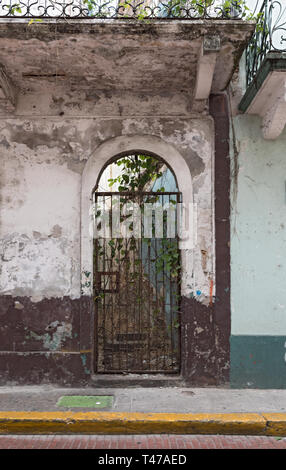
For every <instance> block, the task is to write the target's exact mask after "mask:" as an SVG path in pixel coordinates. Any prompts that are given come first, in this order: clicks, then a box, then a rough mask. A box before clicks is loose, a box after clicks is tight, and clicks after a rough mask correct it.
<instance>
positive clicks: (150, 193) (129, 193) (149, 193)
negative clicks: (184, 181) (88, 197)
mask: <svg viewBox="0 0 286 470" xmlns="http://www.w3.org/2000/svg"><path fill="white" fill-rule="evenodd" d="M94 194H95V195H96V196H137V195H138V196H141V195H142V196H177V195H181V194H182V193H180V192H178V191H177V192H158V193H157V192H153V191H122V192H118V191H117V192H115V191H114V192H112V191H109V192H97V191H95V192H94Z"/></svg>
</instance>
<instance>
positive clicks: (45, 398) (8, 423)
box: [0, 386, 286, 436]
mask: <svg viewBox="0 0 286 470" xmlns="http://www.w3.org/2000/svg"><path fill="white" fill-rule="evenodd" d="M67 396H68V397H71V396H75V397H81V398H82V397H93V398H94V400H93V403H91V406H81V404H82V402H81V399H79V398H75V399H74V400H75V402H74V404H75V405H76V406H75V407H74V406H72V405H70V406H61V403H62V401H61V400H63V398H62V397H67ZM95 397H96V398H95ZM108 397H110V398H108ZM65 399H66V398H65ZM77 400H78V401H77ZM88 400H89V399H87V401H88ZM64 405H66V404H65V403H64ZM0 433H2V434H13V433H22V434H25V433H26V434H29V433H30V434H31V433H32V434H47V433H90V434H145V433H175V434H252V435H280V436H281V435H282V436H286V390H250V389H247V390H245V389H244V390H232V389H220V388H180V387H172V388H160V387H156V388H146V387H144V388H139V387H137V388H128V389H126V388H125V389H121V388H112V389H111V388H96V387H92V388H91V387H89V388H81V389H78V388H60V387H53V386H23V387H21V386H14V387H0Z"/></svg>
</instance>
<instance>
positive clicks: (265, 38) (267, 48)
mask: <svg viewBox="0 0 286 470" xmlns="http://www.w3.org/2000/svg"><path fill="white" fill-rule="evenodd" d="M245 56H246V91H245V94H244V96H243V98H242V100H241V102H240V105H239V109H240V110H241V111H242V112H245V113H247V114H256V115H259V116H261V117H262V131H263V136H264V138H265V139H276V138H277V137H279V136H280V134H281V133H282V131H283V129H284V127H285V124H286V4H285V2H284V0H279V1H278V0H263V1H260V11H259V15H258V23H257V27H256V31H255V33H254V34H253V36H252V38H251V40H250V42H249V44H248V46H247V49H246V55H245Z"/></svg>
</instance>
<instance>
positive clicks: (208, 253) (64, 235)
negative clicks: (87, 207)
mask: <svg viewBox="0 0 286 470" xmlns="http://www.w3.org/2000/svg"><path fill="white" fill-rule="evenodd" d="M0 125H1V137H2V138H1V142H0V148H1V147H2V152H1V153H2V160H3V165H2V168H1V201H3V204H2V209H1V219H0V234H1V248H0V249H1V251H0V253H1V260H2V263H1V277H0V287H1V294H5V295H12V296H20V295H23V296H29V297H32V298H33V300H34V301H39V300H41V299H43V298H51V297H61V296H70V297H71V298H78V297H80V282H81V280H80V264H81V261H80V215H81V214H80V191H81V174H82V171H83V167H84V165H85V163H86V161H87V160H88V158H89V157H90V156H91V155H96V149H97V147H98V144H99V143H102V142H105V141H108V140H109V139H110V138H113V137H116V136H119V135H126V136H128V135H133V134H139V135H155V136H158V137H160V138H161V139H162V140H163V141H165V142H167V143H170V144H171V145H172V146H174V147H175V148H176V149H177V150H178V152H180V153H181V155H182V156H183V157H184V159H185V161H186V163H187V164H188V166H189V168H190V172H191V175H192V177H193V178H192V180H193V188H194V201H195V202H196V203H197V204H198V208H199V209H198V210H199V217H198V221H199V223H198V228H199V240H198V246H199V249H196V250H195V260H194V263H195V266H196V268H194V269H195V273H194V276H195V284H194V287H193V286H192V289H191V290H190V289H189V290H188V288H187V287H186V288H185V294H188V293H191V292H193V291H194V289H195V290H198V291H200V292H201V298H202V299H203V298H204V297H206V298H207V297H208V295H209V278H210V277H211V278H212V279H213V276H214V269H213V262H214V257H213V201H212V199H213V194H212V179H213V177H212V171H213V170H212V166H213V161H212V152H213V143H212V135H213V130H212V129H213V125H212V120H211V119H210V118H209V117H208V116H205V117H204V118H201V119H198V118H194V117H193V118H189V119H182V118H180V119H172V118H142V119H136V118H126V119H124V118H113V119H109V118H105V117H103V118H93V119H82V120H78V121H76V120H75V119H69V120H68V121H67V120H65V119H54V120H52V119H49V120H47V119H44V118H42V119H38V118H37V119H32V118H31V119H29V120H27V119H24V120H20V119H19V118H16V119H14V120H13V119H11V118H10V119H8V120H5V122H4V120H2V123H1V124H0ZM97 176H98V175H97V174H95V175H93V178H94V183H95V182H96V179H97Z"/></svg>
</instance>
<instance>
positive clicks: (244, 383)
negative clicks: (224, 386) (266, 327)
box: [230, 335, 286, 389]
mask: <svg viewBox="0 0 286 470" xmlns="http://www.w3.org/2000/svg"><path fill="white" fill-rule="evenodd" d="M285 345H286V336H251V335H250V336H242V335H241V336H240V335H232V336H231V338H230V385H231V387H232V388H262V389H263V388H266V389H267V388H282V389H284V388H286V360H285V359H286V347H285Z"/></svg>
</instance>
